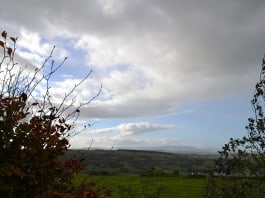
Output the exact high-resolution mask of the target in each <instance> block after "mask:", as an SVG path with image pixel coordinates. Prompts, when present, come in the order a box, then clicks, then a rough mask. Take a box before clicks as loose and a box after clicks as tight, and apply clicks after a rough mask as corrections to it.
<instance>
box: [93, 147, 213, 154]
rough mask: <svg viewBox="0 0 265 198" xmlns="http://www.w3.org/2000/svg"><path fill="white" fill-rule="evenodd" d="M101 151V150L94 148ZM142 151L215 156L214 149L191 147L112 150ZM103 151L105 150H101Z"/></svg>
mask: <svg viewBox="0 0 265 198" xmlns="http://www.w3.org/2000/svg"><path fill="white" fill-rule="evenodd" d="M95 149H101V148H95ZM123 149H125V150H142V151H161V152H167V153H184V154H185V153H187V154H217V149H216V148H206V149H198V148H196V147H192V146H175V145H169V146H149V147H146V146H138V147H116V148H114V150H123ZM92 150H94V149H92ZM103 150H105V149H103Z"/></svg>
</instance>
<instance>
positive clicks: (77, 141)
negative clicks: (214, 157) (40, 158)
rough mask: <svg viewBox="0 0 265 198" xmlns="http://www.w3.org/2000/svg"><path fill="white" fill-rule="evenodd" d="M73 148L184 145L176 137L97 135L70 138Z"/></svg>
mask: <svg viewBox="0 0 265 198" xmlns="http://www.w3.org/2000/svg"><path fill="white" fill-rule="evenodd" d="M70 144H71V148H83V149H88V148H90V147H91V148H92V149H93V148H94V149H96V148H104V149H112V148H114V149H121V148H137V147H138V148H140V147H145V148H148V147H160V146H165V145H167V146H170V145H184V144H183V143H182V142H181V141H179V140H177V139H175V138H157V139H155V138H151V139H148V140H146V139H137V138H134V139H132V138H125V137H96V138H91V137H87V136H74V137H72V138H71V139H70Z"/></svg>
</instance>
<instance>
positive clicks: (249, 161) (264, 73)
mask: <svg viewBox="0 0 265 198" xmlns="http://www.w3.org/2000/svg"><path fill="white" fill-rule="evenodd" d="M264 102H265V59H263V60H262V67H261V71H260V78H259V81H258V83H257V84H256V86H255V92H254V97H253V99H252V101H251V104H252V107H253V111H254V117H251V118H249V119H248V125H247V126H246V129H247V132H248V133H247V136H244V137H242V138H239V139H233V138H231V139H230V141H229V142H228V143H227V144H225V145H224V146H223V148H222V151H219V153H220V157H219V158H218V159H217V160H216V162H215V169H214V172H213V173H211V174H209V175H208V183H207V185H206V197H219V196H221V197H265V186H264V182H265V117H264V112H263V109H262V107H263V106H264V104H265V103H264ZM214 174H215V175H218V177H215V176H214Z"/></svg>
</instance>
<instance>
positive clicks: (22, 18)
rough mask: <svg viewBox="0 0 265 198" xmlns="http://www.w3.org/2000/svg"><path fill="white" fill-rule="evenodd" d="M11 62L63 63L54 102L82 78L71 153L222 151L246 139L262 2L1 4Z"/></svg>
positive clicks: (30, 0) (264, 50) (263, 40)
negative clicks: (11, 44)
mask: <svg viewBox="0 0 265 198" xmlns="http://www.w3.org/2000/svg"><path fill="white" fill-rule="evenodd" d="M0 3H1V7H0V24H1V25H0V30H1V31H3V30H5V31H7V32H8V34H9V35H12V36H17V37H18V42H17V57H18V59H19V60H23V61H22V63H23V64H27V65H40V64H41V63H42V62H43V60H44V59H45V58H46V57H47V56H48V55H49V53H50V52H51V49H52V47H53V46H54V45H55V46H56V50H55V52H54V55H53V57H54V59H55V61H56V63H60V61H61V60H63V58H64V57H69V58H68V60H67V62H66V63H65V64H64V66H63V68H61V69H60V70H59V71H58V72H57V73H56V75H55V76H54V78H53V79H52V85H53V87H52V89H51V93H52V94H53V97H54V98H56V99H58V100H60V99H61V98H63V97H64V94H65V92H67V90H70V89H71V87H73V86H74V85H75V84H76V83H77V82H78V81H79V80H80V79H82V78H83V77H84V76H85V74H86V73H88V72H89V71H90V70H93V72H92V74H91V75H90V77H89V79H88V80H87V81H86V82H85V83H84V84H82V85H81V86H80V87H79V89H78V93H79V94H78V97H77V99H78V100H79V101H87V100H89V99H91V98H92V97H93V96H95V95H96V94H97V92H98V90H99V89H100V86H101V85H102V91H101V93H100V96H99V97H97V98H96V99H94V100H93V101H92V102H91V103H90V104H89V105H87V106H85V107H83V108H82V109H81V116H80V118H79V121H78V123H77V127H79V128H82V127H83V126H85V125H88V124H92V125H91V127H87V128H82V132H81V133H79V134H78V135H76V136H74V137H72V138H71V140H70V142H71V145H72V148H89V147H90V146H91V147H92V148H106V149H112V148H114V149H117V148H138V147H154V146H155V147H164V146H178V147H185V146H190V147H195V148H198V149H212V150H220V149H221V146H222V145H223V144H225V143H226V142H228V140H229V138H230V137H234V138H238V137H242V136H243V135H245V134H246V133H247V131H246V130H245V129H244V128H245V126H246V125H247V118H248V117H251V116H252V115H253V112H252V110H251V105H250V100H251V99H252V96H253V92H254V87H255V84H256V82H257V80H258V75H259V71H260V65H261V60H262V58H263V56H264V54H265V20H264V18H265V12H264V11H265V1H263V0H252V1H249V0H222V1H220V0H185V1H182V0H163V1H161V0H133V1H132V0H79V1H70V0H56V1H51V0H46V1H41V0H20V1H15V0H9V1H5V0H0Z"/></svg>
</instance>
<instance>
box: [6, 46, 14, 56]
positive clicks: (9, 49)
mask: <svg viewBox="0 0 265 198" xmlns="http://www.w3.org/2000/svg"><path fill="white" fill-rule="evenodd" d="M12 51H13V50H12V48H11V47H7V54H8V55H9V56H11V54H12Z"/></svg>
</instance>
